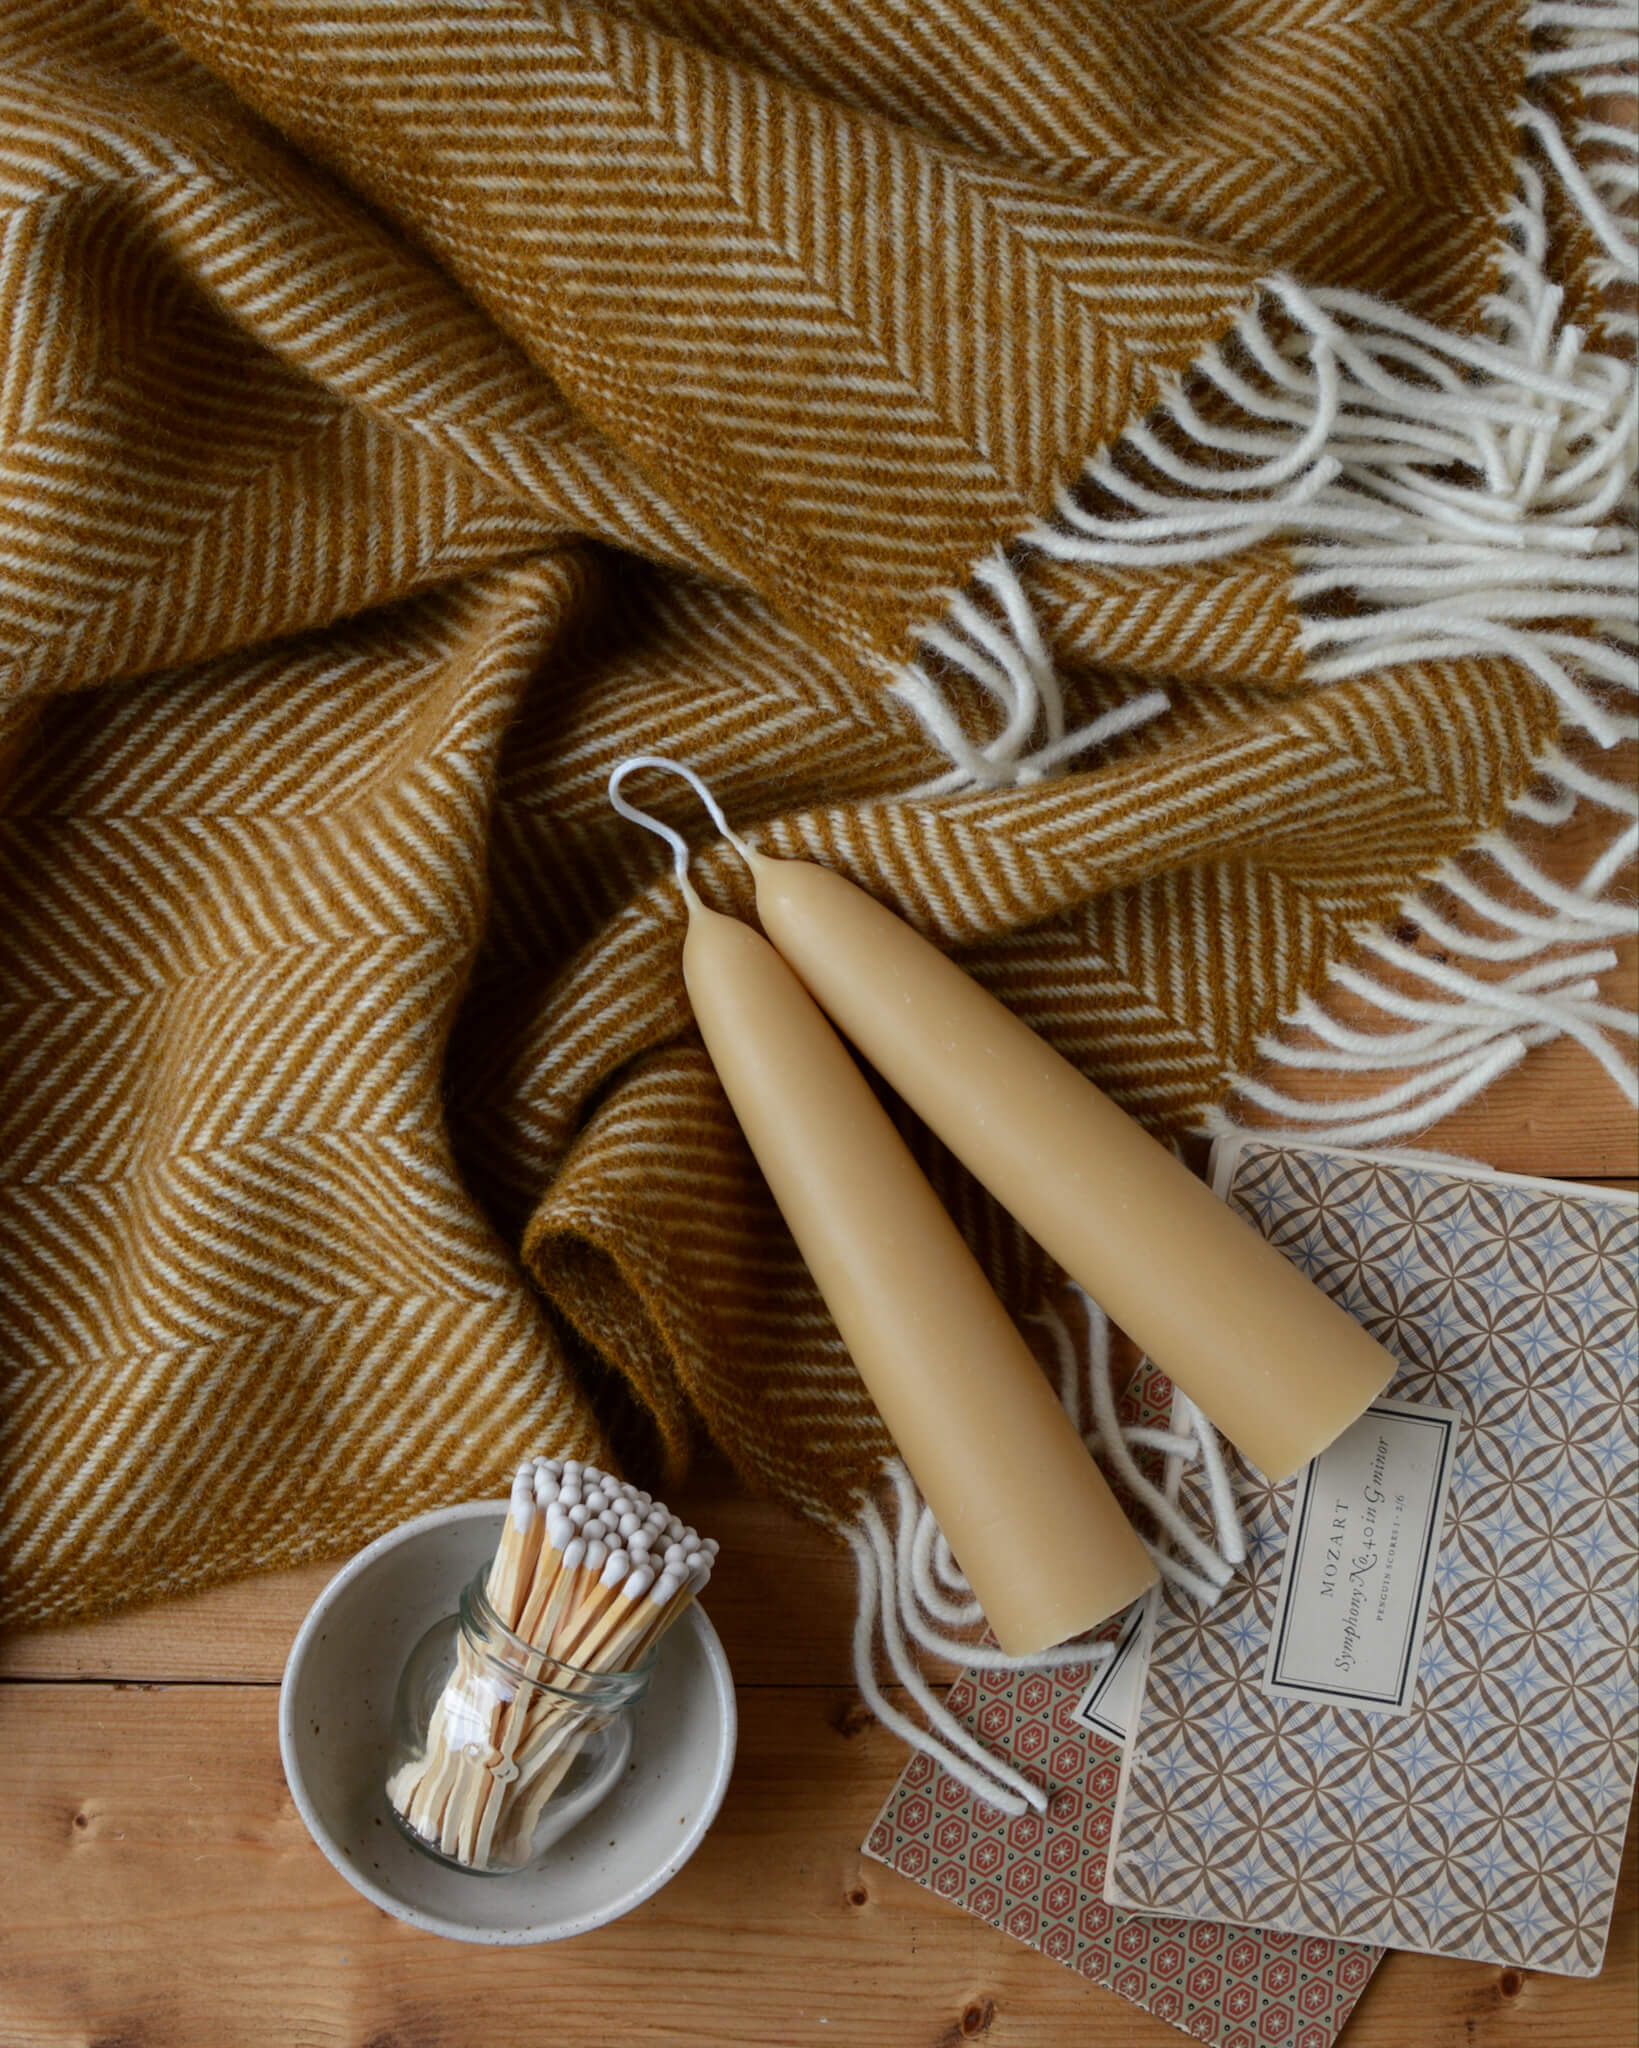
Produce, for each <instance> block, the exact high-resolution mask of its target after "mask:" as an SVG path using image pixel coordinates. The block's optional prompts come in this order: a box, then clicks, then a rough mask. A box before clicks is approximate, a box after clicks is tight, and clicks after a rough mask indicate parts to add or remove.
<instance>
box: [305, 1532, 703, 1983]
mask: <svg viewBox="0 0 1639 2048" xmlns="http://www.w3.org/2000/svg"><path fill="white" fill-rule="evenodd" d="M509 1505H510V1504H509V1503H508V1502H507V1501H504V1500H469V1501H462V1502H460V1503H459V1504H458V1505H456V1506H454V1507H447V1508H433V1509H430V1510H429V1511H428V1512H427V1513H426V1514H424V1515H417V1516H415V1518H414V1519H413V1520H411V1521H408V1522H401V1523H399V1525H398V1526H397V1527H396V1528H394V1529H389V1530H388V1531H387V1532H386V1534H385V1535H383V1536H378V1537H377V1538H376V1539H375V1541H374V1542H373V1543H367V1544H366V1545H365V1547H364V1548H363V1549H362V1550H360V1551H358V1552H357V1553H356V1554H355V1555H354V1556H352V1557H350V1558H349V1559H348V1560H347V1562H346V1563H345V1564H344V1565H343V1566H342V1567H341V1569H340V1570H339V1571H338V1572H337V1573H336V1574H335V1576H334V1577H333V1578H331V1579H329V1580H327V1581H326V1583H325V1586H324V1588H323V1590H322V1591H321V1592H320V1594H319V1596H318V1598H317V1599H316V1600H315V1601H314V1602H313V1604H312V1606H311V1607H310V1608H309V1609H308V1610H307V1613H306V1614H305V1615H304V1616H303V1617H302V1623H301V1626H300V1627H299V1628H298V1629H297V1631H296V1634H295V1638H294V1640H293V1641H292V1643H291V1645H290V1650H289V1653H288V1655H287V1656H286V1658H285V1667H284V1673H283V1675H282V1677H281V1678H280V1681H279V1761H280V1763H281V1764H282V1766H283V1768H284V1774H285V1783H286V1784H287V1785H288V1786H289V1788H290V1796H291V1798H292V1799H293V1800H294V1801H295V1803H296V1811H297V1812H298V1813H299V1814H300V1815H301V1818H302V1824H303V1826H304V1827H305V1828H306V1829H307V1832H308V1835H309V1836H310V1838H311V1839H312V1841H313V1843H314V1845H315V1846H316V1847H317V1848H318V1849H319V1851H320V1852H321V1853H322V1854H323V1856H324V1858H325V1860H326V1862H328V1863H329V1864H330V1865H331V1867H332V1868H333V1869H334V1870H336V1871H337V1872H338V1873H339V1874H340V1875H341V1876H342V1877H344V1878H346V1880H347V1882H348V1883H349V1884H350V1885H351V1886H352V1887H353V1889H354V1890H355V1891H357V1892H360V1893H362V1894H363V1896H364V1897H365V1898H367V1899H368V1900H369V1901H370V1903H371V1904H372V1905H375V1906H379V1907H380V1908H381V1910H382V1911H383V1912H384V1913H390V1914H391V1915H392V1916H393V1918H394V1919H395V1920H401V1921H403V1922H404V1923H405V1924H406V1925H407V1926H411V1927H419V1928H421V1929H422V1930H423V1931H424V1932H426V1933H428V1934H437V1935H442V1936H443V1937H444V1938H445V1939H446V1940H449V1941H465V1942H476V1943H480V1944H482V1945H483V1946H484V1947H487V1948H524V1947H533V1946H538V1945H540V1944H543V1943H546V1942H551V1941H568V1940H571V1939H572V1938H573V1937H574V1936H576V1935H578V1934H589V1933H591V1932H592V1930H593V1929H594V1928H598V1927H606V1926H608V1925H609V1923H610V1922H611V1921H613V1920H619V1919H622V1918H624V1916H625V1915H626V1914H628V1913H630V1912H631V1911H632V1910H633V1908H634V1907H636V1906H640V1905H642V1903H643V1901H644V1900H645V1899H648V1898H652V1897H653V1896H654V1894H655V1893H656V1892H657V1891H659V1890H660V1888H661V1887H662V1886H663V1885H665V1884H669V1883H670V1881H671V1880H672V1878H674V1877H675V1876H676V1875H677V1873H678V1871H680V1870H681V1869H682V1868H683V1866H684V1864H685V1863H687V1862H688V1861H689V1859H690V1857H692V1856H693V1854H694V1852H695V1850H696V1849H697V1848H699V1846H700V1844H701V1842H702V1841H703V1840H704V1839H705V1836H706V1833H707V1830H708V1829H709V1828H710V1827H711V1824H712V1822H713V1821H714V1820H715V1819H716V1818H717V1815H718V1812H719V1810H720V1808H721V1807H722V1804H723V1798H724V1795H725V1794H726V1793H727V1791H728V1786H729V1779H730V1778H731V1776H732V1775H733V1771H734V1758H735V1751H736V1748H737V1746H738V1738H739V1715H738V1709H737V1704H736V1700H735V1694H734V1677H733V1673H732V1672H731V1671H730V1669H729V1662H728V1656H727V1653H726V1652H725V1651H724V1649H723V1644H722V1639H721V1637H720V1636H719V1635H718V1633H717V1631H716V1629H715V1628H713V1627H712V1624H711V1621H710V1618H709V1617H708V1616H707V1615H706V1613H705V1612H704V1611H703V1609H702V1608H701V1607H700V1605H699V1603H698V1602H692V1603H691V1604H690V1605H689V1606H688V1607H687V1608H686V1609H685V1610H684V1612H683V1614H682V1615H681V1616H680V1617H679V1618H678V1621H677V1623H676V1624H675V1626H678V1627H682V1626H683V1625H684V1624H688V1625H689V1626H691V1627H692V1628H693V1629H694V1630H695V1633H696V1634H697V1636H698V1637H699V1641H700V1647H701V1649H702V1651H703V1652H704V1653H705V1658H706V1664H707V1667H708V1669H709V1670H710V1672H711V1675H712V1679H713V1682H714V1685H715V1688H716V1692H717V1699H718V1706H719V1709H720V1714H719V1728H720V1735H719V1740H718V1745H717V1758H716V1765H715V1768H714V1770H713V1772H712V1777H711V1783H710V1785H709V1787H708V1788H707V1791H706V1795H705V1797H704V1799H703V1800H702V1801H701V1804H700V1810H699V1812H698V1813H697V1814H696V1815H695V1818H694V1821H693V1824H692V1825H691V1826H690V1827H689V1828H688V1829H687V1831H686V1832H685V1833H683V1834H682V1835H681V1836H680V1837H679V1839H678V1841H677V1842H676V1843H675V1844H674V1845H673V1847H672V1848H671V1850H670V1851H669V1853H668V1854H667V1856H666V1859H665V1861H664V1862H663V1863H661V1864H660V1865H659V1866H658V1868H656V1869H655V1870H654V1871H652V1872H651V1873H650V1874H649V1875H648V1876H647V1877H645V1878H642V1879H640V1880H639V1881H638V1882H637V1883H636V1884H634V1885H631V1886H629V1887H628V1888H627V1889H626V1890H625V1891H624V1892H622V1893H620V1894H619V1895H618V1897H617V1898H615V1899H614V1900H613V1901H611V1902H608V1903H607V1904H605V1905H604V1906H602V1907H599V1908H596V1909H594V1910H592V1911H588V1912H585V1913H576V1914H571V1915H569V1916H568V1917H566V1918H565V1919H563V1920H559V1921H554V1922H552V1923H551V1925H550V1927H549V1928H546V1929H543V1928H540V1927H483V1926H480V1925H477V1924H475V1923H473V1922H471V1921H466V1920H452V1919H449V1918H448V1917H447V1916H446V1915H444V1914H442V1913H437V1912H429V1911H428V1910H427V1909H426V1908H424V1907H421V1906H412V1905H409V1904H408V1903H407V1902H406V1901H405V1900H403V1899H401V1898H399V1897H398V1896H397V1895H396V1894H395V1893H393V1892H390V1891H388V1890H387V1889H386V1887H385V1886H383V1885H379V1884H377V1883H376V1882H375V1881H374V1880H373V1879H372V1878H370V1877H367V1876H366V1875H365V1873H364V1872H363V1871H362V1870H360V1869H359V1868H358V1866H357V1865H356V1864H355V1863H354V1862H353V1860H352V1858H351V1857H349V1856H347V1855H345V1854H343V1852H342V1849H341V1846H340V1844H339V1843H338V1842H337V1841H336V1839H335V1837H334V1836H333V1835H332V1834H331V1832H330V1829H329V1828H328V1826H327V1825H326V1824H325V1822H324V1820H323V1818H322V1817H321V1816H320V1814H319V1812H318V1809H317V1808H316V1807H315V1805H314V1803H313V1800H312V1798H311V1796H310V1795H309V1793H308V1790H307V1785H306V1782H305V1780H304V1778H303V1775H302V1770H301V1765H300V1760H299V1757H298V1753H297V1747H296V1715H295V1683H294V1681H295V1676H296V1673H297V1672H298V1670H299V1669H300V1668H301V1665H302V1663H303V1662H304V1661H305V1659H306V1656H307V1653H308V1651H309V1649H310V1648H311V1646H312V1643H313V1639H314V1637H315V1636H316V1635H317V1634H318V1632H319V1629H320V1627H321V1626H322V1624H323V1622H324V1620H325V1618H326V1616H327V1615H328V1613H329V1611H330V1609H331V1607H332V1606H333V1605H334V1604H335V1601H336V1600H337V1598H338V1597H339V1596H340V1595H341V1594H342V1593H343V1592H344V1591H345V1590H346V1588H347V1587H348V1586H350V1585H351V1584H352V1583H353V1581H354V1580H355V1579H360V1578H363V1577H365V1576H366V1575H367V1574H368V1573H369V1571H370V1570H371V1569H372V1567H373V1566H374V1565H375V1564H377V1563H378V1562H379V1561H380V1560H381V1559H382V1558H383V1557H386V1556H388V1555H389V1554H390V1553H391V1552H392V1551H394V1550H397V1549H398V1548H400V1547H401V1546H402V1545H403V1544H405V1543H407V1542H410V1541H412V1540H413V1539H414V1538H415V1537H417V1536H418V1535H420V1534H422V1533H423V1532H424V1531H426V1530H428V1529H430V1528H435V1527H446V1526H448V1525H449V1524H451V1523H455V1522H468V1521H475V1520H477V1519H479V1518H480V1517H492V1518H494V1519H496V1520H500V1519H501V1518H502V1517H504V1516H505V1515H506V1514H507V1512H508V1510H509ZM452 1875H454V1876H456V1877H457V1881H458V1882H459V1875H458V1873H452ZM471 1881H472V1883H473V1884H475V1885H484V1886H488V1885H489V1884H490V1883H491V1882H492V1880H491V1879H489V1878H485V1877H474V1878H473V1879H472V1880H471Z"/></svg>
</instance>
